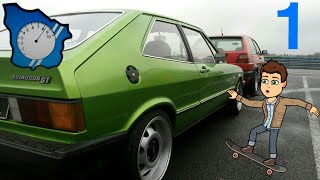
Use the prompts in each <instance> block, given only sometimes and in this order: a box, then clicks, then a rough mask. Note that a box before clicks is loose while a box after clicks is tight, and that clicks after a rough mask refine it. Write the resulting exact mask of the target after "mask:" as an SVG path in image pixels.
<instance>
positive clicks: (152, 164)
mask: <svg viewBox="0 0 320 180" xmlns="http://www.w3.org/2000/svg"><path fill="white" fill-rule="evenodd" d="M171 149H172V127H171V123H170V119H169V116H168V115H167V113H166V112H165V111H163V110H154V111H151V112H149V113H147V114H145V115H143V116H142V117H141V118H140V119H139V121H138V123H137V124H136V125H135V126H134V128H133V129H132V131H131V133H130V137H129V148H128V150H129V154H128V155H129V169H130V172H131V177H132V178H133V179H142V180H158V179H161V178H162V177H163V175H164V174H165V172H166V170H167V167H168V165H169V161H170V156H171Z"/></svg>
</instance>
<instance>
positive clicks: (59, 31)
mask: <svg viewBox="0 0 320 180" xmlns="http://www.w3.org/2000/svg"><path fill="white" fill-rule="evenodd" d="M62 29H63V26H61V27H60V28H59V30H58V32H57V33H56V34H55V35H54V36H55V37H56V39H57V38H58V36H59V34H60V33H61V31H62Z"/></svg>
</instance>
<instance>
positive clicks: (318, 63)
mask: <svg viewBox="0 0 320 180" xmlns="http://www.w3.org/2000/svg"><path fill="white" fill-rule="evenodd" d="M270 59H274V60H277V61H278V62H280V63H282V64H284V65H285V66H286V68H288V69H317V70H320V59H318V58H283V57H265V61H266V62H267V61H269V60H270Z"/></svg>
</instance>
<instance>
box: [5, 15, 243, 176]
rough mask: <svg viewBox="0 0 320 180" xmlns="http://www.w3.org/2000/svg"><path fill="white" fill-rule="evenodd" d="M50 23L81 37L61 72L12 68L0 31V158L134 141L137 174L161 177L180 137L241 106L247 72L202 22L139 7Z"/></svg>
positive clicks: (58, 155) (61, 155)
mask: <svg viewBox="0 0 320 180" xmlns="http://www.w3.org/2000/svg"><path fill="white" fill-rule="evenodd" d="M52 18H55V19H57V20H58V21H60V22H62V23H67V24H69V27H70V31H71V33H72V35H73V37H72V39H69V40H67V41H66V42H65V49H64V51H63V61H62V63H61V64H60V65H59V66H58V67H57V68H52V69H45V68H43V67H38V68H37V69H36V70H34V71H31V70H30V69H23V68H18V67H16V66H14V65H13V64H11V62H10V58H11V47H10V43H9V32H8V31H7V30H3V31H1V32H0V39H1V42H0V48H1V51H0V108H1V109H0V110H1V114H0V118H1V119H0V153H1V154H0V157H1V159H2V158H4V157H5V156H6V157H9V158H10V157H12V156H15V157H16V156H17V154H22V156H20V157H23V158H27V157H30V158H29V160H30V161H32V162H34V161H36V160H37V159H38V158H34V157H35V156H41V157H45V158H50V159H65V158H67V157H71V156H73V155H75V154H79V153H81V152H87V151H90V150H92V149H94V148H98V147H100V146H102V145H105V144H108V143H111V142H114V141H117V140H120V139H123V138H127V140H128V142H129V143H128V154H129V164H130V172H131V175H132V176H134V177H136V178H140V179H151V180H155V179H161V178H162V177H163V175H164V173H165V171H166V169H167V167H168V164H169V160H170V155H171V150H172V139H173V137H175V136H177V135H178V134H180V133H181V132H183V131H184V130H186V129H188V128H189V127H191V126H193V125H194V124H196V123H197V122H199V121H200V120H202V119H204V118H206V117H207V116H208V115H210V114H211V113H213V112H215V111H216V110H218V109H219V108H221V107H223V106H225V105H228V106H229V108H228V109H229V110H230V111H231V112H233V113H235V114H237V113H239V111H240V110H241V103H237V102H236V101H229V99H228V97H229V95H228V93H227V92H226V90H228V89H236V90H237V92H238V93H240V94H241V93H242V86H243V72H242V70H241V68H240V67H238V66H235V65H231V64H226V63H225V55H224V54H220V53H217V52H218V51H217V49H216V47H214V46H213V45H212V43H211V42H210V40H209V39H208V37H207V36H206V35H205V33H204V32H203V31H202V30H201V29H200V28H198V27H196V26H193V25H190V24H187V23H184V22H181V21H178V20H176V19H172V18H169V17H165V16H160V15H156V14H153V13H149V12H142V11H137V10H110V11H109V10H106V11H96V12H80V13H70V14H61V15H56V16H52ZM13 137H14V138H13ZM9 152H10V153H9ZM10 154H13V155H10ZM25 160H26V159H23V161H25Z"/></svg>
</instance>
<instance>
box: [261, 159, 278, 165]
mask: <svg viewBox="0 0 320 180" xmlns="http://www.w3.org/2000/svg"><path fill="white" fill-rule="evenodd" d="M263 163H264V164H265V165H268V166H274V165H275V164H276V159H272V158H270V159H267V160H265V161H263Z"/></svg>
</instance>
